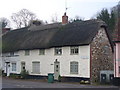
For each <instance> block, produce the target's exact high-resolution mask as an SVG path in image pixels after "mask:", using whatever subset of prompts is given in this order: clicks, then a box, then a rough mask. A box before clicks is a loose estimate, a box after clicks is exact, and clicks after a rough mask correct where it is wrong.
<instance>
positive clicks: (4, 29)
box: [2, 28, 10, 34]
mask: <svg viewBox="0 0 120 90" xmlns="http://www.w3.org/2000/svg"><path fill="white" fill-rule="evenodd" d="M8 31H10V28H3V29H2V34H4V33H7V32H8Z"/></svg>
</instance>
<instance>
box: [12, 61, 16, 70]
mask: <svg viewBox="0 0 120 90" xmlns="http://www.w3.org/2000/svg"><path fill="white" fill-rule="evenodd" d="M12 71H16V63H12Z"/></svg>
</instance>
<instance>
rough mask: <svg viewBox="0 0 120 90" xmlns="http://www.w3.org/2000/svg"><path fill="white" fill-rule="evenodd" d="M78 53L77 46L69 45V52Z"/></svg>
mask: <svg viewBox="0 0 120 90" xmlns="http://www.w3.org/2000/svg"><path fill="white" fill-rule="evenodd" d="M78 53H79V47H78V46H75V47H73V46H72V47H70V54H78Z"/></svg>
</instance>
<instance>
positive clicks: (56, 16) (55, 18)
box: [51, 13, 58, 23]
mask: <svg viewBox="0 0 120 90" xmlns="http://www.w3.org/2000/svg"><path fill="white" fill-rule="evenodd" d="M51 22H53V23H57V22H58V15H57V14H56V13H55V14H54V15H53V16H52V17H51Z"/></svg>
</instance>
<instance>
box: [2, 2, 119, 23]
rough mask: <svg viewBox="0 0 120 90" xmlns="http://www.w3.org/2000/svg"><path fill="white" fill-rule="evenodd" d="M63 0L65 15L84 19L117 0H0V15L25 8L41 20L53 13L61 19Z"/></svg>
mask: <svg viewBox="0 0 120 90" xmlns="http://www.w3.org/2000/svg"><path fill="white" fill-rule="evenodd" d="M65 1H67V7H68V10H67V15H68V16H69V18H74V17H75V16H76V15H77V16H80V17H83V18H84V19H90V18H91V17H92V16H94V15H95V14H96V13H97V12H99V11H100V10H101V9H102V8H108V9H109V8H111V7H113V6H115V5H117V3H118V1H119V0H1V2H0V3H1V4H0V17H6V18H8V19H10V16H11V15H12V13H16V12H18V11H20V10H21V9H23V8H25V9H28V10H30V11H31V12H33V13H35V14H36V15H37V17H38V18H39V19H41V20H43V21H45V20H47V21H48V22H50V21H51V17H52V16H54V15H55V14H56V15H57V16H58V20H59V21H61V16H62V15H63V14H64V12H65Z"/></svg>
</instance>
